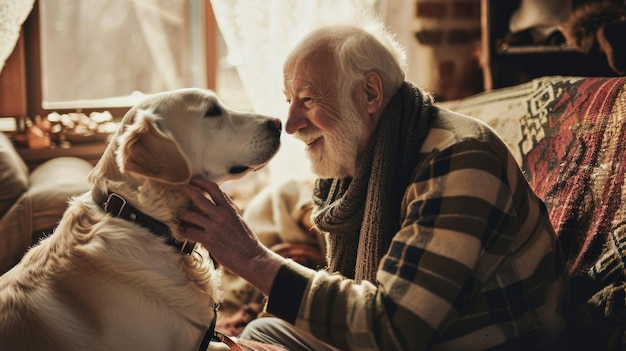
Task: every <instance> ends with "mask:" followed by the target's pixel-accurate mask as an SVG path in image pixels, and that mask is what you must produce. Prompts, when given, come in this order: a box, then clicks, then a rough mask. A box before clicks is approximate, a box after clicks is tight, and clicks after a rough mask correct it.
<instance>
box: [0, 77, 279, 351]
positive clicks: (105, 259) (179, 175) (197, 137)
mask: <svg viewBox="0 0 626 351" xmlns="http://www.w3.org/2000/svg"><path fill="white" fill-rule="evenodd" d="M280 130H281V125H280V122H279V120H278V119H275V118H270V117H265V116H260V115H256V114H249V113H241V112H236V111H233V110H230V109H228V108H227V107H225V106H224V105H222V104H221V103H220V102H219V100H218V98H217V97H216V95H215V94H214V93H213V92H211V91H207V90H200V89H181V90H174V91H169V92H163V93H159V94H155V95H152V96H150V97H148V98H146V99H145V100H144V101H143V102H141V103H140V104H138V105H137V106H134V107H132V108H131V109H130V110H129V111H128V113H127V114H126V115H125V117H124V118H123V120H122V122H121V124H120V128H119V130H118V131H117V132H116V133H115V134H114V135H113V138H112V140H111V142H110V144H109V146H108V147H107V149H106V151H105V153H104V154H103V156H102V158H101V159H100V161H99V163H98V164H97V165H96V166H95V167H94V169H93V171H92V172H91V174H90V175H89V181H90V182H91V183H92V184H93V188H92V190H91V191H90V192H88V193H85V194H83V195H81V196H79V197H76V198H74V199H72V200H71V201H70V204H69V206H68V209H67V210H66V212H65V214H64V216H63V218H62V220H61V221H60V222H59V224H58V226H57V228H56V229H55V231H54V233H53V234H52V235H51V236H49V237H48V238H46V239H44V240H42V241H41V242H40V243H39V244H38V245H37V246H35V247H33V248H32V249H31V250H29V252H27V254H26V255H25V256H24V258H23V259H22V260H21V262H20V263H19V264H18V265H16V266H15V267H14V268H12V269H11V270H10V271H8V272H7V273H5V274H4V275H3V276H0V311H1V313H0V350H116V351H119V350H133V351H134V350H152V351H154V350H196V349H197V347H198V346H199V344H200V341H201V339H202V336H203V335H204V333H205V331H206V330H207V328H208V327H209V326H210V324H211V322H212V321H213V319H214V304H216V303H219V301H220V299H221V297H220V289H219V284H220V277H219V274H218V272H217V271H216V270H215V269H214V267H213V265H212V261H211V259H210V257H209V256H208V254H207V252H206V250H204V249H203V248H202V247H200V245H197V247H196V250H195V252H194V253H193V254H192V255H189V256H187V255H183V254H181V253H180V252H178V251H177V250H176V249H175V248H173V247H172V246H169V245H167V244H166V242H165V241H166V239H164V238H162V237H160V236H157V235H155V234H153V233H151V232H150V231H149V230H148V229H145V228H144V227H142V226H140V225H138V224H135V223H133V222H130V221H128V220H125V219H120V218H116V217H113V216H111V215H109V214H107V213H106V212H104V211H103V210H102V209H101V207H100V205H99V204H98V203H96V201H95V200H94V199H102V198H104V197H106V195H105V194H107V192H115V193H117V194H120V195H121V196H123V197H124V198H125V199H126V200H127V201H128V202H129V203H131V204H132V205H134V206H135V207H137V208H138V209H139V210H141V211H142V212H143V213H145V214H147V215H149V216H151V217H153V218H155V219H158V220H159V221H161V222H163V223H165V224H167V225H168V226H169V228H170V230H171V232H172V235H173V236H174V238H175V239H178V240H182V238H180V237H179V235H178V231H177V225H178V222H177V219H176V218H177V215H178V214H179V213H180V211H181V210H183V209H184V208H186V207H187V206H189V204H190V203H189V201H188V199H187V198H186V197H185V196H184V194H183V193H182V190H181V187H182V186H184V185H185V184H186V183H188V181H189V180H190V179H191V177H193V176H201V177H204V178H206V179H209V180H212V181H215V182H217V183H222V182H224V181H227V180H231V179H235V178H240V177H242V176H243V175H245V174H246V173H248V172H250V171H253V170H256V169H258V168H260V167H262V166H263V165H265V164H266V163H267V162H268V161H269V160H270V159H271V157H272V156H273V155H274V154H275V153H276V151H277V150H278V147H279V144H280Z"/></svg>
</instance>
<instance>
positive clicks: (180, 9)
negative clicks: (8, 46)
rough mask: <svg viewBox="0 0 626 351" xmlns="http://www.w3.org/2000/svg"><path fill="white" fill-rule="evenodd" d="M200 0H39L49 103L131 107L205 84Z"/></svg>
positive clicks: (44, 94) (50, 106)
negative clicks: (144, 97)
mask: <svg viewBox="0 0 626 351" xmlns="http://www.w3.org/2000/svg"><path fill="white" fill-rule="evenodd" d="M204 5H205V2H204V1H202V0H152V1H148V0H135V1H128V0H107V1H102V0H81V1H75V0H45V1H40V2H39V23H40V49H41V56H40V58H41V73H42V74H41V89H42V104H43V107H44V108H45V109H52V110H54V109H59V108H84V107H118V106H130V105H132V104H133V101H134V100H135V99H134V98H133V96H136V95H139V93H155V92H159V91H163V90H171V89H177V88H182V87H201V88H204V87H206V86H207V82H206V74H205V61H204V53H205V45H204V44H205V40H204V35H205V33H204V30H203V28H204V26H203V25H202V24H203V23H204V20H205V18H204V17H205V16H204V14H205V11H204V8H203V6H204Z"/></svg>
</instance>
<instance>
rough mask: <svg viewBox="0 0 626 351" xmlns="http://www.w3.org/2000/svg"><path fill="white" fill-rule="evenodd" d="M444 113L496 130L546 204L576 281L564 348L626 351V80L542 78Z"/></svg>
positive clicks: (460, 103)
mask: <svg viewBox="0 0 626 351" xmlns="http://www.w3.org/2000/svg"><path fill="white" fill-rule="evenodd" d="M440 105H442V106H444V107H446V108H449V109H452V110H455V111H458V112H461V113H464V114H466V115H469V116H472V117H475V118H478V119H480V120H482V121H484V122H486V123H487V124H489V125H490V126H491V127H493V129H495V130H496V132H497V133H498V134H499V135H500V136H501V137H502V138H503V140H504V141H505V142H506V143H507V145H508V146H509V148H510V149H511V150H512V151H513V153H514V154H515V156H516V159H517V161H518V163H519V165H520V167H521V168H522V170H523V172H524V175H525V177H526V178H527V180H528V181H529V183H530V184H531V186H532V188H533V189H534V191H535V192H536V193H537V195H538V196H539V197H541V198H542V199H543V200H544V201H545V203H546V206H547V208H548V211H549V214H550V219H551V221H552V224H553V226H554V228H555V231H556V234H557V236H558V237H559V238H560V240H561V244H562V248H563V253H564V255H565V258H566V265H567V266H566V268H567V270H568V271H569V273H570V276H571V294H570V296H569V300H568V302H567V304H568V306H567V316H566V317H567V318H568V324H569V327H568V330H567V331H566V333H565V335H564V337H563V338H562V340H561V342H560V344H559V346H558V349H568V350H604V349H610V350H622V349H625V348H626V334H625V331H626V183H625V180H626V179H625V175H626V77H617V78H600V77H597V78H592V77H588V78H582V77H562V76H553V77H542V78H538V79H535V80H532V81H530V82H528V83H524V84H521V85H517V86H514V87H508V88H503V89H499V90H494V91H491V92H485V93H481V94H478V95H474V96H471V97H469V98H465V99H462V100H456V101H450V102H443V103H441V104H440Z"/></svg>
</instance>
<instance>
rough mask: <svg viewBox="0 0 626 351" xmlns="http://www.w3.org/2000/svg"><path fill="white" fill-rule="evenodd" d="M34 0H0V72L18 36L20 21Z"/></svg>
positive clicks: (31, 7)
mask: <svg viewBox="0 0 626 351" xmlns="http://www.w3.org/2000/svg"><path fill="white" fill-rule="evenodd" d="M34 2H35V0H0V73H2V69H3V68H4V63H5V62H6V60H7V58H9V56H10V55H11V53H12V52H13V49H14V48H15V43H17V39H18V38H19V37H20V28H21V27H22V23H24V21H25V20H26V17H28V14H29V13H30V11H31V10H32V9H33V4H34Z"/></svg>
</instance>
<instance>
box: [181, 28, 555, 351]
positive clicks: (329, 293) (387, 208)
mask: <svg viewBox="0 0 626 351" xmlns="http://www.w3.org/2000/svg"><path fill="white" fill-rule="evenodd" d="M362 20H363V22H364V23H362V24H349V25H340V24H334V25H330V26H325V27H321V28H318V29H316V30H314V31H312V32H311V33H310V34H308V35H307V36H306V37H305V38H304V39H302V41H301V42H300V43H299V44H298V45H297V46H296V47H295V49H293V51H292V52H291V54H290V55H289V57H288V58H287V60H286V62H285V64H284V90H285V95H286V98H287V102H288V103H289V116H288V119H287V122H286V127H285V128H286V131H287V132H288V133H291V134H294V135H295V136H296V137H297V138H299V139H301V140H302V141H303V142H304V143H306V145H307V153H308V156H309V157H310V159H311V161H312V165H313V170H314V172H315V173H316V174H317V175H318V176H319V179H318V181H317V183H316V185H315V189H314V202H315V211H314V213H313V220H314V223H315V224H316V226H317V227H318V228H319V229H320V230H322V231H323V232H325V234H326V240H327V245H328V248H327V250H328V254H327V261H328V267H327V269H325V270H320V271H315V270H311V269H309V268H306V267H303V266H301V265H298V264H297V263H295V262H294V261H292V260H289V259H285V258H283V257H281V256H279V255H278V254H276V253H274V252H272V251H271V250H269V249H267V248H266V247H264V246H263V245H261V244H260V243H259V242H258V240H256V238H255V236H254V233H253V232H252V230H251V229H250V228H249V227H248V226H247V225H246V224H245V223H244V221H243V220H242V219H241V217H240V216H239V215H238V211H237V209H236V207H235V206H234V205H233V204H232V202H231V201H230V199H229V198H228V197H227V196H226V195H224V194H223V193H222V192H221V191H220V190H219V188H218V187H217V185H215V184H213V183H209V182H207V181H203V180H201V179H194V180H193V181H192V183H191V184H192V186H190V187H189V188H188V189H187V192H188V194H189V196H190V198H191V200H192V201H193V203H194V205H195V208H194V209H193V210H189V211H188V212H186V213H184V214H183V215H181V221H182V227H183V234H184V235H185V236H186V237H188V238H190V239H192V240H196V241H198V242H200V243H202V244H204V245H205V247H207V248H209V249H210V251H211V254H212V255H213V257H214V258H215V259H216V260H217V261H219V262H220V263H221V264H223V265H224V266H225V267H227V268H229V269H230V270H232V271H233V272H235V273H236V274H238V275H240V276H241V277H243V278H244V279H246V280H248V281H249V282H250V283H252V284H253V285H255V286H256V287H257V288H258V289H259V290H260V291H262V292H263V293H265V294H267V295H268V296H269V300H268V306H267V310H268V312H270V313H271V314H273V315H274V316H275V317H276V318H260V319H257V320H255V321H254V322H252V323H251V324H250V325H248V327H247V328H246V329H245V330H244V332H243V334H242V335H241V338H242V339H245V338H250V339H253V340H257V341H262V342H266V343H273V344H277V345H282V346H285V347H286V348H288V349H292V350H307V349H309V350H335V349H342V350H343V349H345V350H349V349H359V350H423V349H428V348H441V349H444V348H445V349H463V350H470V349H476V350H478V349H486V348H494V347H495V348H503V349H518V348H519V349H533V348H536V347H538V346H541V345H546V344H547V343H549V342H551V340H552V339H553V338H554V337H555V336H556V335H557V334H558V333H559V332H560V331H561V330H562V328H563V318H562V316H561V309H562V307H561V304H562V301H563V299H564V294H565V291H566V280H567V278H566V276H565V272H564V270H563V260H562V257H561V254H560V251H559V243H558V241H557V238H556V237H555V235H554V231H553V228H552V227H551V224H550V221H549V219H548V215H547V213H546V209H545V207H544V204H543V203H542V201H541V200H540V199H539V198H537V196H536V195H535V194H534V193H533V191H532V189H531V188H530V187H529V185H528V184H527V182H526V181H525V179H524V177H523V175H522V173H521V172H520V170H519V168H518V166H517V164H516V162H515V160H514V158H513V156H512V155H511V154H510V153H509V150H508V149H507V147H506V146H505V144H503V142H502V141H501V140H500V139H499V138H498V136H496V135H495V134H494V132H493V131H492V130H491V129H490V128H489V127H487V126H486V125H484V124H483V123H481V122H479V121H477V120H475V119H472V118H469V117H465V116H462V115H459V114H456V113H454V112H451V111H448V110H445V109H443V108H439V107H437V106H435V105H433V103H432V98H431V97H430V96H429V95H428V94H425V93H424V92H423V91H421V90H420V89H419V88H418V87H416V86H415V85H413V84H411V83H410V82H407V81H405V78H404V77H405V75H404V68H403V67H404V61H403V60H404V53H403V51H402V49H401V48H400V47H399V46H398V44H397V43H396V42H395V41H394V40H393V38H392V36H390V35H389V33H386V32H385V31H384V27H383V25H382V24H381V23H380V22H377V21H375V20H371V19H368V20H367V21H365V20H364V19H362ZM204 192H206V193H208V194H209V195H210V197H211V198H212V199H213V201H209V200H207V198H206V197H205V195H204Z"/></svg>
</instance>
